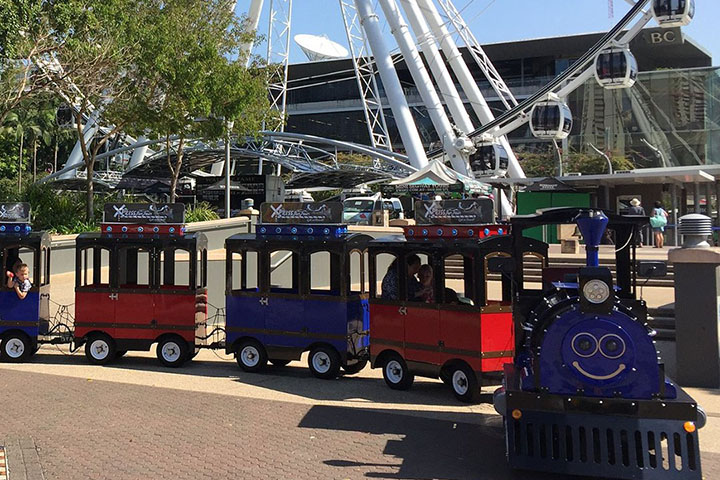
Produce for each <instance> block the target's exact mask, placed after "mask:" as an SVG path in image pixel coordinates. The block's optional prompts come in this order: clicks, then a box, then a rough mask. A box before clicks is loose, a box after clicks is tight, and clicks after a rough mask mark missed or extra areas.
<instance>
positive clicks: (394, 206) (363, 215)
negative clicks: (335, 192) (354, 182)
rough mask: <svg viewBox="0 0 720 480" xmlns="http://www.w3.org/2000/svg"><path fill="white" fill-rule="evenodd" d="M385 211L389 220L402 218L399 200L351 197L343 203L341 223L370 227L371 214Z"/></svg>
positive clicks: (401, 207) (402, 212)
mask: <svg viewBox="0 0 720 480" xmlns="http://www.w3.org/2000/svg"><path fill="white" fill-rule="evenodd" d="M383 210H387V211H388V212H389V216H390V219H393V218H404V211H403V206H402V203H400V199H399V198H383V199H381V198H379V197H353V198H348V199H346V200H345V201H344V202H343V222H345V223H352V224H358V225H372V224H373V220H372V219H373V214H374V213H375V212H382V211H383Z"/></svg>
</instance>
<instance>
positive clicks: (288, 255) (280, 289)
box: [270, 250, 300, 294]
mask: <svg viewBox="0 0 720 480" xmlns="http://www.w3.org/2000/svg"><path fill="white" fill-rule="evenodd" d="M298 261H299V257H298V254H297V253H295V252H291V251H289V250H276V251H274V252H271V253H270V290H271V291H272V292H276V293H293V294H297V293H299V286H298V273H299V270H300V269H299V265H298Z"/></svg>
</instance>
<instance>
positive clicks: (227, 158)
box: [225, 121, 234, 218]
mask: <svg viewBox="0 0 720 480" xmlns="http://www.w3.org/2000/svg"><path fill="white" fill-rule="evenodd" d="M233 125H234V123H233V122H231V121H228V122H225V127H226V132H225V218H230V130H232V128H233Z"/></svg>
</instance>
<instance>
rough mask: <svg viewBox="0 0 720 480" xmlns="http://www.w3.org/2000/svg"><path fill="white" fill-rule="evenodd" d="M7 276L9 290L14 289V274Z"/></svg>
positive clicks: (7, 273)
mask: <svg viewBox="0 0 720 480" xmlns="http://www.w3.org/2000/svg"><path fill="white" fill-rule="evenodd" d="M5 274H6V275H7V288H13V276H14V275H13V273H12V272H6V273H5Z"/></svg>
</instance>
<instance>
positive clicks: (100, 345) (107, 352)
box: [85, 333, 117, 365]
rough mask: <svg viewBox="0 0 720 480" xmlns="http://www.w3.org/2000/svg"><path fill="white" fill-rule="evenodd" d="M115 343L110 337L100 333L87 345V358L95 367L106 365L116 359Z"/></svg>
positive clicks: (89, 339) (90, 339)
mask: <svg viewBox="0 0 720 480" xmlns="http://www.w3.org/2000/svg"><path fill="white" fill-rule="evenodd" d="M116 350H117V348H116V347H115V342H114V341H113V339H112V338H110V336H108V335H106V334H104V333H98V334H95V335H92V336H91V337H90V338H88V341H87V342H86V343H85V357H86V358H87V359H88V360H89V361H90V363H94V364H95V365H106V364H108V363H110V362H111V361H112V360H114V359H115V351H116Z"/></svg>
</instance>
